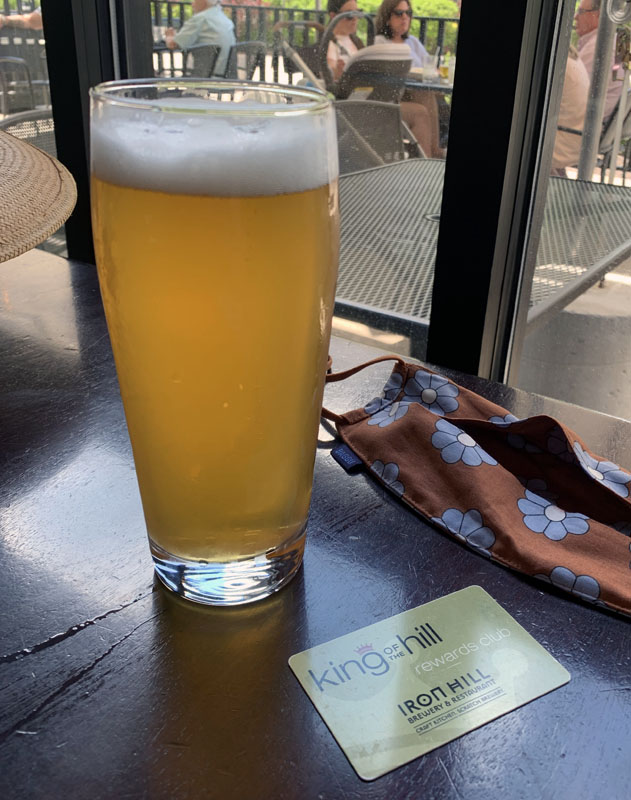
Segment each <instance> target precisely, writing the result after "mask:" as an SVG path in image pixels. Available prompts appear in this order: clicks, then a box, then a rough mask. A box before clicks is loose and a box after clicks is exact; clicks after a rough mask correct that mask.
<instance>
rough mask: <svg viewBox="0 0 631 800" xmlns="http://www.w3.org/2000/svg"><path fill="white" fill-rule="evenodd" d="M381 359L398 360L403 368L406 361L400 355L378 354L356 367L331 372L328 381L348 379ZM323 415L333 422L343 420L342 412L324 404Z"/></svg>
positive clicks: (327, 377) (334, 381)
mask: <svg viewBox="0 0 631 800" xmlns="http://www.w3.org/2000/svg"><path fill="white" fill-rule="evenodd" d="M381 361H396V362H397V363H398V364H400V365H401V366H402V367H403V368H405V361H404V360H403V359H402V358H401V357H400V356H394V355H393V356H378V357H377V358H373V359H371V360H370V361H365V362H364V363H363V364H358V365H357V366H356V367H351V368H350V369H345V370H343V371H342V372H329V373H328V374H327V376H326V382H327V383H336V382H337V381H343V380H346V378H350V377H351V375H355V374H356V373H358V372H361V370H363V369H366V367H371V366H372V365H373V364H379V363H380V362H381ZM322 416H323V417H324V418H325V419H328V420H331V422H341V421H342V416H341V415H340V414H335V413H334V412H333V411H329V409H328V408H325V407H324V406H323V407H322Z"/></svg>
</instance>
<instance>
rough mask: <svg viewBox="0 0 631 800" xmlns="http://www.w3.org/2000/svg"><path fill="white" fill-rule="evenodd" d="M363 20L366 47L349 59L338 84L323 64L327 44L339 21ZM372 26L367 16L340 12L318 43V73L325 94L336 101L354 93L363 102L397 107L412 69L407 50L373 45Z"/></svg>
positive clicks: (404, 47)
mask: <svg viewBox="0 0 631 800" xmlns="http://www.w3.org/2000/svg"><path fill="white" fill-rule="evenodd" d="M350 18H360V19H366V22H367V25H368V35H367V40H368V46H367V47H364V48H363V49H361V50H359V51H358V52H357V53H355V54H354V55H353V56H351V58H350V60H349V62H348V64H347V65H346V68H345V69H344V72H343V73H342V75H341V77H340V78H339V80H337V81H336V80H335V78H334V77H333V73H332V72H331V68H330V67H329V65H328V63H327V53H328V49H329V43H330V42H331V41H332V40H333V39H334V37H335V34H334V30H335V28H336V26H337V25H338V23H339V22H340V20H344V19H350ZM374 39H375V26H374V22H373V20H372V17H370V16H369V15H368V14H364V13H363V12H361V11H344V12H343V13H342V14H338V15H337V16H336V17H334V18H333V19H332V20H331V22H330V23H329V25H328V26H327V29H326V31H325V32H324V35H323V36H322V40H321V42H320V72H321V75H322V78H323V79H324V83H325V86H326V90H327V91H328V92H331V93H332V94H333V95H334V96H335V98H336V99H337V100H344V99H346V98H347V97H350V96H351V95H352V94H353V92H356V91H357V90H358V89H363V90H367V91H366V92H364V99H367V100H377V101H381V102H384V103H398V102H399V101H400V100H401V97H402V96H403V92H404V91H405V81H406V79H407V77H408V75H409V72H410V67H411V66H412V58H411V55H410V49H409V47H408V46H407V45H405V44H390V43H388V44H373V42H374Z"/></svg>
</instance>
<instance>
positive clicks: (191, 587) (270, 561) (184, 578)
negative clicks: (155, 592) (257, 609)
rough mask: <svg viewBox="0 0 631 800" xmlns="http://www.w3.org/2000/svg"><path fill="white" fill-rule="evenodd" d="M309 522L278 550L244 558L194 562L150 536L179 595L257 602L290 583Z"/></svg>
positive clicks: (161, 571)
mask: <svg viewBox="0 0 631 800" xmlns="http://www.w3.org/2000/svg"><path fill="white" fill-rule="evenodd" d="M305 535H306V525H305V526H303V528H302V529H301V530H300V531H299V532H298V533H297V534H296V535H294V536H292V538H291V539H289V540H288V541H286V542H283V543H282V544H281V545H279V546H278V547H277V548H276V549H275V550H272V551H270V552H268V553H262V554H261V555H258V556H255V557H254V558H248V559H242V560H240V561H229V562H218V561H192V560H190V559H185V558H180V557H178V556H174V555H172V554H171V553H167V552H166V550H163V549H162V548H161V547H160V546H159V545H157V544H155V542H153V541H151V539H149V545H150V547H151V555H152V556H153V563H154V567H155V571H156V574H157V576H158V578H160V580H161V581H162V583H163V584H164V585H165V586H166V587H167V588H168V589H170V590H171V591H172V592H175V594H177V595H179V596H180V597H185V598H186V599H187V600H192V601H194V602H195V603H205V604H206V605H212V606H236V605H242V604H244V603H254V602H255V601H256V600H262V599H263V598H264V597H269V595H271V594H273V593H274V592H277V591H278V590H279V589H281V588H282V587H283V586H284V585H285V584H286V583H288V582H289V581H290V580H291V579H292V578H293V576H294V575H295V574H296V572H297V571H298V569H299V567H300V565H301V563H302V554H303V552H304V547H305Z"/></svg>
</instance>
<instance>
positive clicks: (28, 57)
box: [0, 0, 67, 255]
mask: <svg viewBox="0 0 631 800" xmlns="http://www.w3.org/2000/svg"><path fill="white" fill-rule="evenodd" d="M0 129H2V130H4V131H6V132H7V133H11V134H12V135H13V136H17V137H19V138H20V139H24V140H25V141H27V142H29V143H30V144H33V145H35V146H36V147H39V148H41V149H42V150H45V151H46V152H47V153H50V154H51V155H53V156H56V155H57V151H56V148H55V133H54V125H53V119H52V112H51V105H50V91H49V83H48V72H47V68H46V50H45V42H44V32H43V30H42V15H41V11H40V9H39V6H38V5H37V4H36V3H33V2H26V0H0ZM39 247H40V248H41V249H43V250H48V251H50V252H53V253H56V254H58V255H66V254H67V253H66V240H65V234H64V228H63V227H62V228H60V229H59V230H58V231H57V232H55V233H54V234H53V235H52V236H50V237H49V238H48V239H47V240H46V241H45V242H42V244H40V245H39Z"/></svg>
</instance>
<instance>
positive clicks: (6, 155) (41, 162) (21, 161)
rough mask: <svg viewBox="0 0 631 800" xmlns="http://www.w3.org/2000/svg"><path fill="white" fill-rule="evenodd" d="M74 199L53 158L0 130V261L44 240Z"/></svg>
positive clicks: (69, 178)
mask: <svg viewBox="0 0 631 800" xmlns="http://www.w3.org/2000/svg"><path fill="white" fill-rule="evenodd" d="M76 201H77V189H76V186H75V182H74V180H73V178H72V175H71V174H70V173H69V172H68V170H67V169H66V168H65V167H64V166H63V165H62V164H60V163H59V161H57V159H56V158H53V157H52V156H50V155H48V153H44V152H43V150H39V149H38V148H37V147H33V146H32V145H30V144H27V143H26V142H23V141H21V140H20V139H16V138H15V136H11V135H10V134H8V133H4V131H0V261H6V260H7V259H9V258H15V256H19V255H20V253H25V252H26V251H27V250H30V249H31V248H32V247H35V245H37V244H39V243H40V242H43V241H44V239H47V238H48V237H49V236H50V234H51V233H54V232H55V231H56V230H57V228H59V227H61V226H62V225H63V224H64V222H65V221H66V220H67V219H68V217H69V216H70V214H71V213H72V209H73V208H74V206H75V203H76Z"/></svg>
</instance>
